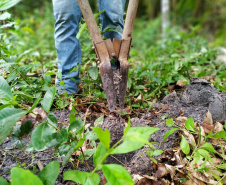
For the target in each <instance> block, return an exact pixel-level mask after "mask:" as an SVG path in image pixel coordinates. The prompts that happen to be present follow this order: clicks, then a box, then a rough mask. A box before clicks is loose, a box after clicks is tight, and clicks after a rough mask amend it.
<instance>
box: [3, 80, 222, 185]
mask: <svg viewBox="0 0 226 185" xmlns="http://www.w3.org/2000/svg"><path fill="white" fill-rule="evenodd" d="M208 110H209V111H210V112H211V113H212V116H213V120H214V121H222V120H225V119H226V94H225V93H219V92H218V91H217V90H216V89H215V88H214V87H213V86H212V85H211V84H210V83H209V82H207V81H206V80H202V79H198V78H193V79H191V80H190V84H189V85H188V86H187V87H186V89H185V90H184V91H182V93H179V94H178V93H177V92H173V93H171V94H169V95H167V96H165V97H164V98H163V100H162V101H159V102H158V103H156V104H155V105H154V106H153V107H152V109H151V110H150V112H146V110H140V113H139V114H138V115H137V114H136V115H135V114H134V115H133V114H132V115H130V117H131V126H144V127H149V126H151V127H158V128H160V130H159V131H157V132H156V133H154V134H153V135H151V137H150V142H157V143H160V145H156V148H159V149H162V150H167V149H170V148H173V147H175V146H178V139H179V135H178V133H174V134H172V135H170V136H169V137H168V138H167V140H166V141H165V142H164V143H162V140H163V137H164V135H165V133H166V132H167V131H168V130H169V129H170V128H169V127H166V125H165V118H166V117H168V118H169V117H172V118H177V117H178V116H185V117H192V118H193V119H194V120H195V121H196V122H198V123H199V124H201V123H202V122H203V120H204V117H205V114H206V112H207V111H208ZM53 113H54V114H55V116H56V117H57V119H58V121H59V123H61V124H62V125H65V124H68V123H69V117H70V111H69V110H62V111H59V110H58V111H55V112H53ZM84 115H85V112H82V113H79V115H76V116H80V117H81V119H83V117H84ZM100 115H103V113H102V112H100V111H99V112H98V111H92V112H91V114H90V115H89V117H87V122H89V123H91V124H93V122H94V120H95V119H96V118H98V116H100ZM127 118H128V117H127V116H122V115H115V114H108V116H105V119H104V122H103V124H102V125H101V127H102V129H108V130H109V131H110V133H111V145H113V144H114V143H116V142H117V141H118V140H119V139H120V138H121V137H122V135H123V130H124V128H125V125H126V123H127V121H128V119H127ZM24 139H25V141H26V143H27V145H28V144H29V143H30V140H29V136H27V137H26V138H24ZM147 150H148V148H142V149H140V150H138V151H135V152H131V153H128V154H122V155H114V156H109V157H108V159H107V161H106V163H118V164H122V165H123V166H124V167H125V168H126V169H127V170H128V171H129V172H130V173H131V174H143V175H144V174H148V175H150V174H152V173H153V171H154V169H153V168H152V167H151V165H150V163H151V161H150V158H149V157H148V156H147V154H146V151H147ZM32 155H33V156H32ZM53 160H57V161H59V162H60V163H62V160H63V157H59V156H56V155H54V148H50V149H47V150H45V151H42V152H37V151H36V152H25V151H22V150H19V149H16V148H14V147H13V146H12V145H11V138H10V137H8V138H7V139H6V140H5V142H4V143H3V144H2V145H1V146H0V176H2V177H3V178H4V179H6V180H10V173H9V172H10V169H11V168H13V167H15V166H17V165H20V166H23V167H25V168H26V169H29V170H31V171H35V173H38V172H39V171H40V169H39V167H38V165H37V164H38V163H40V162H41V163H42V164H43V166H45V165H47V164H48V163H49V162H51V161H53ZM88 164H89V166H90V167H91V169H93V163H92V158H90V159H89V160H88ZM72 169H74V168H73V166H72V164H71V163H70V162H68V163H67V164H66V165H65V166H61V168H60V174H59V176H58V178H57V181H56V183H55V184H57V185H61V184H67V185H73V184H75V183H73V182H69V181H67V182H65V181H63V177H62V175H63V172H64V171H68V170H72ZM77 169H78V170H81V171H88V169H87V167H86V166H85V165H84V164H80V165H79V166H78V168H77Z"/></svg>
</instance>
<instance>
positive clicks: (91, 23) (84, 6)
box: [78, 0, 103, 42]
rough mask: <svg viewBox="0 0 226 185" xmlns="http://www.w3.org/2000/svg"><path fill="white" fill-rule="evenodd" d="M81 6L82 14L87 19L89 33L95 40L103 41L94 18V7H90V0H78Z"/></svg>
mask: <svg viewBox="0 0 226 185" xmlns="http://www.w3.org/2000/svg"><path fill="white" fill-rule="evenodd" d="M78 4H79V7H80V9H81V11H82V15H83V17H84V19H85V21H86V24H87V27H88V30H89V33H90V35H91V37H92V40H93V42H100V41H102V40H103V39H102V36H101V33H100V31H99V28H98V26H97V23H96V20H95V19H94V16H93V12H92V9H91V8H90V5H89V2H88V0H78Z"/></svg>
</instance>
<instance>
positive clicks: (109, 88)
mask: <svg viewBox="0 0 226 185" xmlns="http://www.w3.org/2000/svg"><path fill="white" fill-rule="evenodd" d="M99 70H100V75H101V79H102V84H103V87H104V92H105V95H106V98H107V102H108V106H109V110H110V112H112V111H114V110H115V107H116V97H117V95H116V91H115V88H114V81H113V72H112V69H111V63H110V61H105V62H102V63H101V64H100V66H99Z"/></svg>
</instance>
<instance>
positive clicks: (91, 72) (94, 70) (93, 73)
mask: <svg viewBox="0 0 226 185" xmlns="http://www.w3.org/2000/svg"><path fill="white" fill-rule="evenodd" d="M88 73H89V76H90V77H91V78H92V79H93V80H96V79H97V77H98V68H97V67H96V66H91V67H90V68H89V71H88Z"/></svg>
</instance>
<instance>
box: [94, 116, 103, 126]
mask: <svg viewBox="0 0 226 185" xmlns="http://www.w3.org/2000/svg"><path fill="white" fill-rule="evenodd" d="M103 122H104V115H102V116H100V117H99V118H97V119H96V120H95V121H94V127H97V126H98V125H102V124H103Z"/></svg>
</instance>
